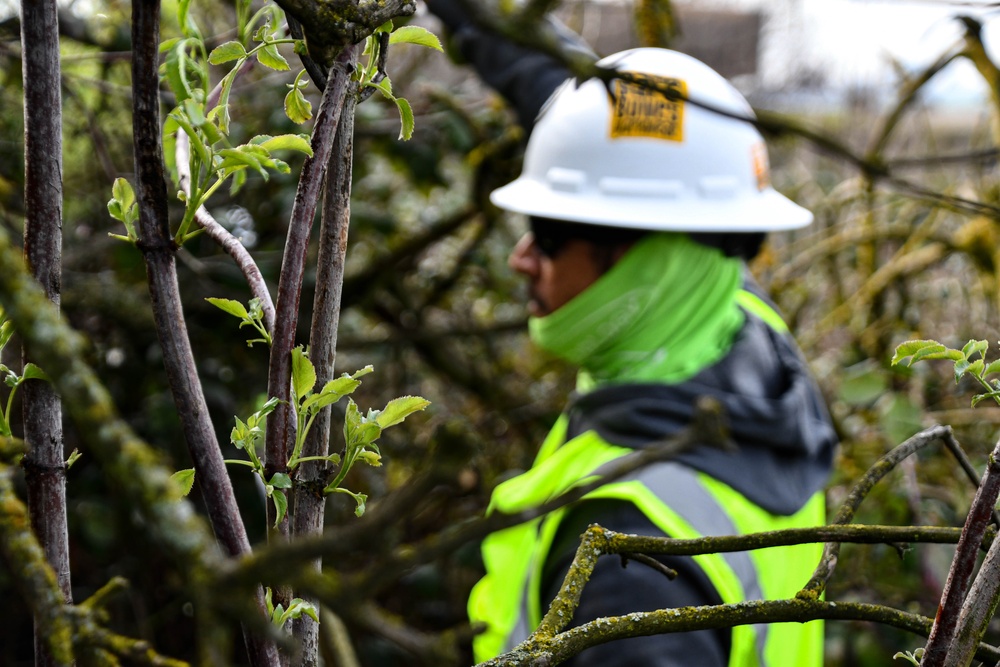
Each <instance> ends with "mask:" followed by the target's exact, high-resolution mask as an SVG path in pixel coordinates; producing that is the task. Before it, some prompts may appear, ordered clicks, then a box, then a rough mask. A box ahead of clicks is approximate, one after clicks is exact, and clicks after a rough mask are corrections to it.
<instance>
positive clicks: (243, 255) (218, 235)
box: [174, 130, 274, 332]
mask: <svg viewBox="0 0 1000 667" xmlns="http://www.w3.org/2000/svg"><path fill="white" fill-rule="evenodd" d="M174 154H175V156H176V162H177V176H178V181H179V185H180V188H181V190H183V191H184V193H185V194H187V195H190V194H191V163H190V155H191V139H190V137H188V135H187V133H186V132H185V131H184V130H179V131H178V132H177V135H176V141H175V153H174ZM194 220H195V222H197V223H198V224H199V225H201V227H202V229H204V230H205V234H206V235H207V236H208V237H209V238H210V239H212V240H213V241H215V242H216V243H218V244H219V247H221V248H222V249H223V251H225V253H226V254H227V255H229V256H230V257H232V258H233V261H234V262H236V266H238V267H239V269H240V272H241V273H242V274H243V278H244V279H245V280H246V281H247V286H248V287H249V288H250V293H251V294H253V296H254V297H256V298H258V299H260V305H261V309H262V310H263V311H264V326H265V327H266V328H267V330H268V332H271V331H274V302H273V301H272V300H271V292H270V291H269V290H268V289H267V283H266V282H265V281H264V276H263V274H262V273H261V272H260V268H259V267H258V266H257V262H255V261H254V259H253V256H251V255H250V252H249V251H248V250H247V249H246V248H245V247H244V246H243V244H242V243H240V241H239V239H237V238H236V237H235V236H233V235H232V234H231V233H230V232H229V230H228V229H226V228H225V227H223V226H222V225H221V224H219V222H218V221H217V220H216V219H215V218H214V217H212V214H211V213H209V212H208V209H206V208H205V207H204V206H200V207H198V210H197V211H196V212H195V214H194Z"/></svg>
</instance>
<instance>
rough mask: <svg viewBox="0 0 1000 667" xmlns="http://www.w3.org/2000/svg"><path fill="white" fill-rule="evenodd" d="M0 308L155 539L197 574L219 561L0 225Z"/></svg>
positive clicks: (79, 340) (212, 542)
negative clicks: (120, 414)
mask: <svg viewBox="0 0 1000 667" xmlns="http://www.w3.org/2000/svg"><path fill="white" fill-rule="evenodd" d="M0 305H2V306H3V308H4V312H5V313H6V314H7V316H8V317H9V318H10V319H11V321H13V323H14V326H15V328H16V329H17V331H18V332H19V333H20V335H21V336H22V337H23V338H24V339H25V340H26V341H29V342H30V343H31V345H32V349H33V350H34V351H35V353H36V355H37V358H38V360H39V364H40V365H42V366H43V367H44V368H45V370H46V372H47V373H48V375H49V376H50V377H51V378H52V379H53V382H54V383H55V386H56V388H57V389H58V391H59V393H60V395H61V396H62V397H63V401H64V403H65V407H66V410H67V413H68V414H69V417H70V418H71V419H72V420H73V422H74V423H75V424H76V427H77V431H78V432H79V433H80V434H81V437H82V438H83V439H84V440H85V441H86V443H87V445H88V446H89V448H90V451H91V453H92V454H93V456H94V458H95V459H96V460H97V461H98V463H99V464H100V465H101V467H102V468H103V469H104V472H105V473H106V474H107V476H108V478H109V479H110V480H111V484H112V487H113V488H115V489H116V490H118V492H119V493H121V494H122V496H123V498H124V499H126V501H127V502H128V503H130V504H131V506H133V507H134V508H135V509H136V510H137V511H138V512H139V513H140V514H141V515H142V517H143V519H144V520H145V521H146V522H147V525H148V526H149V527H150V529H151V531H150V532H151V533H152V535H153V537H154V539H156V540H158V541H159V542H160V543H161V544H162V545H163V547H164V548H165V549H166V551H167V552H168V553H169V554H170V555H171V556H172V557H174V558H175V559H176V560H177V561H178V562H179V563H181V564H182V571H184V572H187V573H188V574H189V576H190V578H191V579H192V580H196V579H203V578H204V576H205V574H206V573H207V572H209V571H213V570H215V569H216V568H217V567H218V563H219V561H220V560H221V558H220V554H219V551H218V547H217V546H216V543H215V540H214V538H213V537H212V535H211V533H210V532H209V530H208V527H207V526H206V524H205V522H204V521H203V520H201V519H200V518H199V517H198V516H197V515H196V514H195V512H194V509H193V507H192V506H191V504H190V503H189V502H188V501H186V500H184V499H183V498H181V497H180V495H181V494H180V490H179V488H178V486H177V485H176V484H175V483H174V482H173V481H172V480H171V479H170V475H171V474H172V472H173V471H172V470H171V469H170V468H169V467H167V466H166V465H164V462H163V461H162V460H161V458H160V456H159V455H158V454H157V453H156V452H155V451H154V450H153V449H152V448H151V447H149V445H147V444H146V443H145V442H143V441H142V440H141V439H140V438H139V437H138V436H136V434H135V433H134V432H132V430H131V428H130V427H129V426H128V425H127V424H126V423H125V422H124V421H123V420H122V419H121V418H120V417H119V415H118V413H117V411H116V409H115V407H114V403H113V402H112V400H111V396H110V394H109V393H108V391H107V389H105V387H104V386H103V385H102V384H101V382H100V380H99V379H98V377H97V375H96V374H95V373H94V371H93V369H91V368H90V367H89V366H88V365H87V363H86V362H85V361H84V353H85V344H84V340H83V338H82V337H81V336H80V334H78V333H77V332H75V331H73V329H72V328H70V326H69V325H68V324H67V323H66V321H65V320H64V319H63V318H62V317H61V316H60V314H59V311H58V310H57V309H56V308H55V306H54V305H53V304H52V303H51V302H50V301H49V300H48V299H47V298H46V297H45V294H44V293H43V292H42V290H41V288H40V287H39V286H38V284H37V283H36V282H35V281H34V280H32V279H31V277H30V276H28V274H27V273H26V271H25V269H24V263H23V261H22V260H21V254H20V251H19V250H18V249H17V248H16V247H15V246H14V245H13V244H12V243H11V241H10V237H9V236H8V235H7V233H6V232H5V231H3V230H0Z"/></svg>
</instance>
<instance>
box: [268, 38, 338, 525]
mask: <svg viewBox="0 0 1000 667" xmlns="http://www.w3.org/2000/svg"><path fill="white" fill-rule="evenodd" d="M351 53H353V52H352V51H351V50H350V49H347V50H345V51H344V52H343V53H341V54H340V55H339V56H338V63H337V64H336V65H335V66H334V67H333V68H332V69H331V72H330V78H329V80H328V81H327V85H326V88H325V89H324V91H323V99H322V101H321V102H320V106H319V111H318V112H317V114H316V124H315V126H314V127H313V134H312V149H313V155H312V157H310V158H307V159H306V161H305V164H304V165H303V167H302V174H301V176H300V177H299V185H298V189H297V190H296V192H295V201H294V203H293V205H292V214H291V219H290V220H289V223H288V238H287V240H286V241H285V251H284V255H283V256H282V260H281V276H280V278H279V279H278V298H277V303H276V306H275V310H276V320H275V327H274V334H273V336H272V342H271V361H270V365H269V367H268V377H267V393H268V396H271V397H276V398H278V399H279V400H280V401H281V404H280V405H279V406H278V408H277V409H276V410H275V411H274V412H273V413H271V415H270V416H269V417H268V420H267V434H266V440H265V442H266V443H267V445H266V446H267V449H266V452H265V459H264V469H265V474H266V475H267V478H268V479H270V478H271V477H272V476H273V475H274V474H275V473H277V472H281V473H287V470H288V468H287V466H288V457H289V455H290V454H291V449H292V443H293V442H294V441H295V415H294V409H293V407H292V405H291V378H292V347H294V345H295V331H296V328H297V325H298V321H299V299H300V297H301V296H302V279H303V276H304V275H305V262H306V251H307V249H308V246H309V235H310V231H311V230H312V225H313V219H314V218H315V217H316V208H317V206H318V203H319V196H320V191H321V189H322V185H323V179H324V176H325V174H326V168H327V163H328V162H329V161H330V154H331V152H332V148H333V139H334V134H335V131H336V128H337V125H338V123H339V122H340V114H341V110H342V109H343V106H344V98H345V93H346V91H347V87H348V85H349V84H350V78H351V74H352V73H353V68H351V67H349V66H347V64H346V63H341V62H339V60H340V59H341V58H349V57H350V54H351ZM275 493H281V491H275ZM267 511H268V525H274V523H275V519H276V514H275V513H274V508H273V506H272V505H271V504H270V503H268V510H267ZM280 530H281V531H282V532H283V533H284V534H286V535H287V530H288V524H287V521H284V522H282V523H281V527H280Z"/></svg>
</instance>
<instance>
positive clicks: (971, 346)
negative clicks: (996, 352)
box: [962, 340, 989, 359]
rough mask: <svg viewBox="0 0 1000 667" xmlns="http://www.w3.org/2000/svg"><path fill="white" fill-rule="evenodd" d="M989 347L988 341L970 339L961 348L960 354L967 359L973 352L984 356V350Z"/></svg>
mask: <svg viewBox="0 0 1000 667" xmlns="http://www.w3.org/2000/svg"><path fill="white" fill-rule="evenodd" d="M988 348H989V343H987V342H986V341H985V340H970V341H969V342H968V343H966V344H965V347H963V348H962V356H964V357H965V358H966V359H969V358H970V357H972V355H974V354H975V353H977V352H978V353H979V355H980V356H986V350H987V349H988Z"/></svg>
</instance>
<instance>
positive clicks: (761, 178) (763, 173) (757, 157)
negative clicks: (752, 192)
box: [750, 143, 771, 190]
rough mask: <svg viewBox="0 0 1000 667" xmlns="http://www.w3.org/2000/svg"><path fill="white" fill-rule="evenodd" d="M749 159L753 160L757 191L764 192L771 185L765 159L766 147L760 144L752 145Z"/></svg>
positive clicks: (768, 166)
mask: <svg viewBox="0 0 1000 667" xmlns="http://www.w3.org/2000/svg"><path fill="white" fill-rule="evenodd" d="M750 157H751V159H752V160H753V174H754V176H755V177H756V178H757V189H758V190H764V189H766V188H767V187H768V186H769V185H771V167H770V165H769V163H768V159H767V146H765V145H764V144H762V143H757V144H754V145H753V147H752V148H751V149H750Z"/></svg>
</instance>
